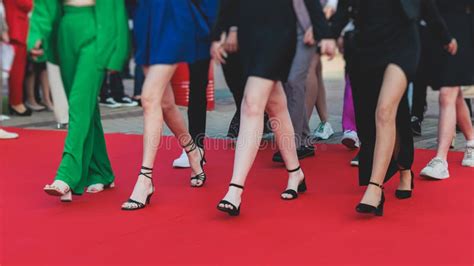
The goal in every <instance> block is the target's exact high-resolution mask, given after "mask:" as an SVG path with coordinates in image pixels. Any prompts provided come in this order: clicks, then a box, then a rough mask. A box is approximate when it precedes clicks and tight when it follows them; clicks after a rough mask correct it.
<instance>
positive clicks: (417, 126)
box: [411, 116, 421, 137]
mask: <svg viewBox="0 0 474 266" xmlns="http://www.w3.org/2000/svg"><path fill="white" fill-rule="evenodd" d="M411 130H412V131H413V135H415V136H418V137H419V136H421V120H420V119H419V118H418V117H416V116H412V117H411Z"/></svg>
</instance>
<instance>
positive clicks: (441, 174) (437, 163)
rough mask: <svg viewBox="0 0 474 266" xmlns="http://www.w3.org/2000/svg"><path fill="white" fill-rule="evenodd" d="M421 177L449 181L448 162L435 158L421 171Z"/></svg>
mask: <svg viewBox="0 0 474 266" xmlns="http://www.w3.org/2000/svg"><path fill="white" fill-rule="evenodd" d="M420 175H421V176H424V177H428V178H433V179H440V180H442V179H447V178H449V170H448V162H446V161H445V160H443V159H441V158H437V157H435V158H433V159H432V160H431V161H430V162H429V163H428V165H427V166H426V167H425V168H423V170H421V173H420Z"/></svg>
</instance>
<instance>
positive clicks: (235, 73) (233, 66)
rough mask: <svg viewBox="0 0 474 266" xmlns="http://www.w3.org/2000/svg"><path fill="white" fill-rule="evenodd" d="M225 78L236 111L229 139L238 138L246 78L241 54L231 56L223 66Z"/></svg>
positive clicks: (230, 127) (230, 126) (231, 123)
mask: <svg viewBox="0 0 474 266" xmlns="http://www.w3.org/2000/svg"><path fill="white" fill-rule="evenodd" d="M222 69H223V71H224V78H225V81H226V82H227V85H228V86H229V89H230V92H231V93H232V96H233V98H234V101H235V106H236V111H235V114H234V116H233V117H232V120H231V122H230V125H229V130H228V133H227V136H228V137H231V138H236V137H237V136H238V135H239V129H240V106H241V105H242V100H243V98H244V89H245V83H246V80H245V76H244V69H243V65H242V62H241V59H240V55H239V53H233V54H229V56H228V57H227V59H226V64H223V65H222Z"/></svg>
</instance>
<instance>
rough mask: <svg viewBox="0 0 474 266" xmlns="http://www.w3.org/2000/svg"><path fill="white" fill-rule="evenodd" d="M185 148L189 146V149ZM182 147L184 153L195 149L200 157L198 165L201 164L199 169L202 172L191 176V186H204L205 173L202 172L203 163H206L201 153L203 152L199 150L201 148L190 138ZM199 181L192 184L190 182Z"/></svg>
mask: <svg viewBox="0 0 474 266" xmlns="http://www.w3.org/2000/svg"><path fill="white" fill-rule="evenodd" d="M187 148H189V150H186V149H187ZM183 149H184V151H185V152H186V154H190V153H191V152H193V151H195V150H196V149H197V150H198V151H199V155H200V157H201V161H200V165H201V169H202V172H201V173H199V174H197V175H195V176H193V177H191V187H196V188H198V187H202V186H204V184H205V183H206V179H207V177H206V173H205V172H204V163H206V157H205V155H204V154H203V152H201V149H200V148H199V147H198V146H197V145H196V143H195V142H194V141H193V140H192V139H191V140H190V141H189V143H188V144H186V145H184V146H183ZM194 180H196V181H201V184H200V185H193V184H192V181H194Z"/></svg>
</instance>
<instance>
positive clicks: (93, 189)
mask: <svg viewBox="0 0 474 266" xmlns="http://www.w3.org/2000/svg"><path fill="white" fill-rule="evenodd" d="M114 187H115V183H114V182H112V183H111V184H109V185H105V184H100V183H98V184H93V185H90V186H88V187H87V190H86V192H87V193H92V194H94V193H99V192H102V191H104V190H105V189H109V188H114Z"/></svg>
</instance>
